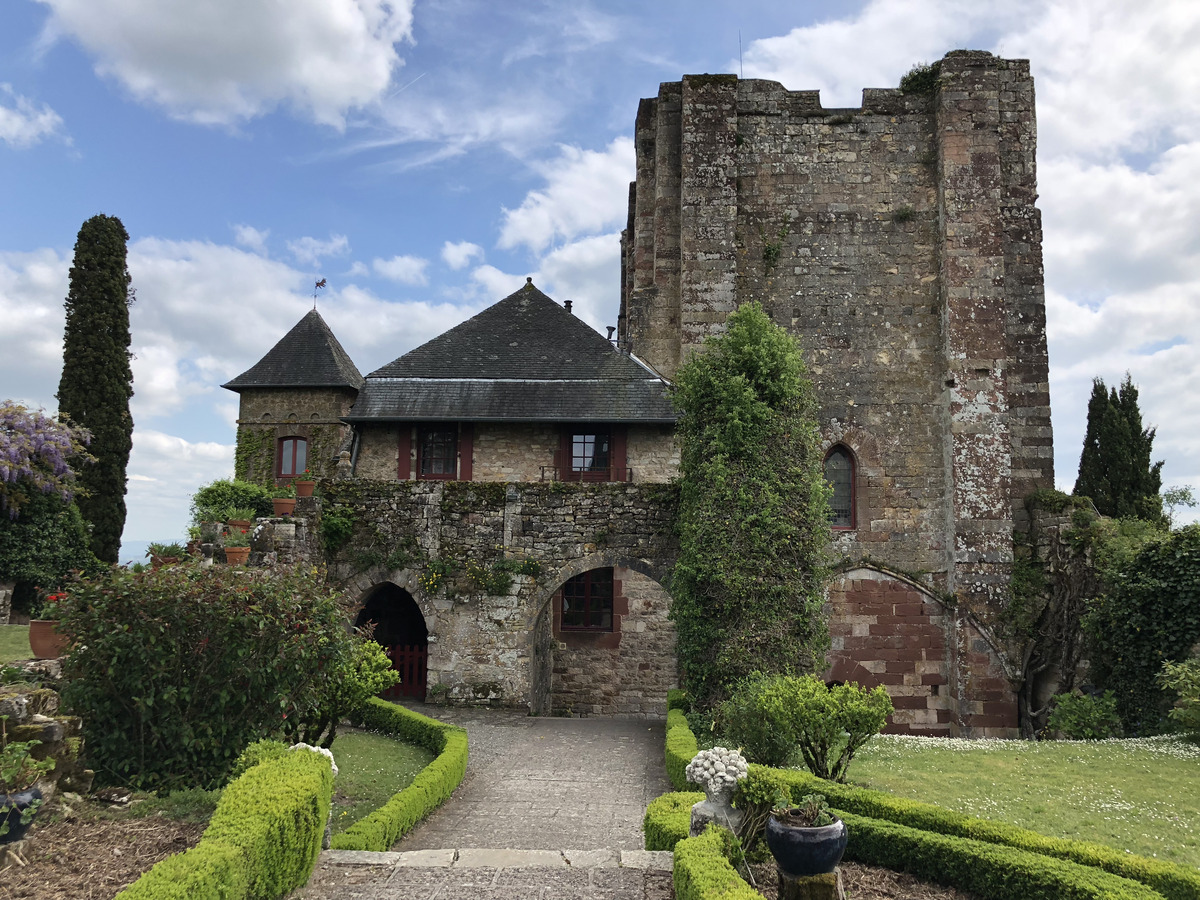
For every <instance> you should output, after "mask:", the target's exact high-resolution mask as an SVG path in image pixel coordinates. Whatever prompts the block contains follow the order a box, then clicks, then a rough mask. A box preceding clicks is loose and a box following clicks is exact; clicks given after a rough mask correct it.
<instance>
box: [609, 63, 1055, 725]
mask: <svg viewBox="0 0 1200 900" xmlns="http://www.w3.org/2000/svg"><path fill="white" fill-rule="evenodd" d="M936 69H937V70H939V71H938V73H937V76H938V77H937V80H936V86H935V87H934V88H933V90H932V91H930V92H926V93H905V92H902V91H900V90H895V89H892V90H872V89H868V90H864V91H863V103H862V106H861V108H856V109H855V108H852V109H825V108H823V107H822V106H821V103H820V99H819V96H818V92H817V91H788V90H785V89H784V88H783V87H782V86H781V85H779V84H778V83H775V82H770V81H759V80H740V79H738V78H737V77H736V76H733V75H695V76H687V77H685V78H684V79H683V81H682V82H672V83H665V84H663V85H661V86H660V88H659V93H658V96H657V97H656V98H651V99H646V100H643V101H642V102H641V106H640V108H639V110H638V116H637V124H636V146H637V181H636V182H635V183H634V184H633V185H632V186H631V189H630V203H629V220H628V227H627V229H626V231H625V233H624V234H623V237H622V291H621V319H620V331H621V337H622V338H624V339H625V340H627V341H628V342H629V345H630V346H631V347H632V350H633V352H634V353H635V354H637V355H638V356H639V357H640V358H641V359H643V360H645V361H647V362H648V363H650V364H651V365H652V366H654V367H655V368H656V369H658V370H659V371H660V372H661V373H662V374H664V375H666V376H667V377H671V376H672V375H673V374H674V372H675V370H676V369H677V368H678V366H679V365H680V363H681V361H682V360H684V359H686V358H687V356H688V354H689V353H691V352H693V351H694V350H695V349H696V348H697V347H698V346H699V345H700V344H701V343H702V341H703V340H704V338H705V337H707V336H708V335H710V334H713V333H715V332H718V331H720V330H721V329H722V328H723V327H724V322H725V319H726V317H727V316H728V314H729V313H730V312H731V311H732V310H733V309H735V308H736V307H737V306H738V305H739V304H742V303H746V302H750V301H759V302H761V303H762V304H763V306H764V307H765V308H766V310H767V311H768V313H769V314H770V315H771V316H772V318H773V319H774V321H775V322H776V323H778V324H780V325H783V326H785V327H787V328H788V329H789V330H790V331H791V332H792V333H793V334H794V335H795V336H796V337H797V338H798V339H799V341H800V343H801V345H802V347H803V349H804V354H805V359H806V361H807V362H808V365H809V368H810V371H811V374H812V378H813V381H814V384H815V387H816V390H817V397H818V400H819V402H820V406H821V412H820V425H821V428H822V431H823V433H824V435H825V438H826V441H827V445H828V446H829V447H830V448H831V449H833V450H835V451H838V452H841V453H842V454H844V455H845V457H846V459H847V460H848V463H847V464H848V465H849V467H850V470H851V476H850V481H849V488H848V494H849V499H847V501H846V503H847V504H848V509H849V514H848V516H847V517H845V518H844V519H843V521H842V522H841V525H840V527H836V528H835V547H836V550H837V552H838V554H839V555H840V556H842V557H844V558H845V559H847V560H855V559H864V558H870V559H871V560H873V561H876V562H881V563H885V564H887V565H888V566H890V567H892V568H893V569H895V570H897V571H900V572H909V573H917V574H918V578H919V579H920V580H921V581H923V582H925V583H929V584H931V585H933V586H934V588H935V589H936V590H937V591H945V592H948V593H950V594H953V595H955V597H956V598H957V601H958V603H959V605H960V606H961V607H962V608H963V609H965V610H967V611H971V612H973V613H974V614H975V615H977V616H978V617H979V621H981V622H986V621H987V619H988V618H989V617H990V616H991V615H992V614H994V612H995V611H996V610H997V609H998V608H1000V607H1001V606H1002V605H1003V603H1004V602H1005V599H1006V597H1007V590H1008V582H1009V576H1010V572H1011V563H1012V532H1013V528H1014V526H1015V527H1022V525H1023V519H1024V515H1025V514H1024V507H1023V500H1024V498H1025V497H1026V496H1028V495H1029V494H1030V493H1032V492H1033V491H1034V490H1036V489H1038V488H1050V487H1053V484H1054V472H1053V455H1052V449H1053V448H1052V437H1051V427H1050V398H1049V386H1048V383H1047V382H1048V376H1047V354H1046V330H1045V298H1044V292H1043V283H1042V253H1041V239H1042V235H1041V217H1040V213H1039V212H1038V210H1037V208H1036V207H1035V206H1034V202H1035V200H1036V197H1037V188H1036V177H1035V160H1034V151H1035V143H1036V134H1035V118H1034V94H1033V79H1032V78H1031V76H1030V74H1029V63H1028V61H1026V60H1005V59H999V58H997V57H995V56H993V55H992V54H990V53H984V52H977V51H956V52H953V53H950V54H948V55H947V56H946V57H945V58H944V59H942V60H941V61H940V62H939V63H938V64H937V65H936ZM850 581H851V582H852V583H854V584H858V582H860V581H862V579H854V578H851V579H850ZM837 591H838V587H837V585H836V584H835V587H834V595H835V600H836V596H837ZM835 606H836V602H835ZM849 639H850V636H849V635H847V640H849ZM851 643H852V641H851ZM847 646H848V644H847ZM838 647H839V638H838V635H837V634H836V633H835V647H834V649H835V655H836V652H837V650H838ZM860 649H863V650H866V649H867V648H860ZM975 649H980V648H978V647H977V648H975ZM961 650H962V653H963V655H964V658H965V655H966V654H969V653H970V652H972V648H971V647H970V646H969V642H968V643H966V644H964V646H963V647H962V648H961ZM860 655H861V654H860ZM885 656H886V654H885ZM959 663H963V659H959V660H957V661H956V662H955V665H956V666H957V665H958V664H959ZM980 664H981V665H982V664H983V662H982V660H981V663H980ZM991 668H992V669H995V666H991ZM918 669H919V667H918ZM835 670H836V667H835ZM962 671H963V672H964V673H966V669H962ZM916 674H918V675H919V674H920V672H919V671H918V672H917V673H916ZM993 674H996V673H994V672H993ZM970 677H971V676H970V675H969V673H966V674H963V676H962V678H963V679H965V680H969V678H970ZM980 677H982V676H980ZM987 677H988V678H991V676H990V675H989V676H987ZM926 683H928V682H926ZM956 692H957V693H959V694H960V699H961V700H963V701H964V702H966V699H967V698H966V696H965V695H963V694H962V686H961V685H960V686H959V688H958V690H957V691H956ZM971 693H973V694H975V695H979V694H980V693H987V692H986V691H983V692H981V691H978V690H974V691H972V692H971ZM967 706H969V703H967ZM965 708H966V707H964V706H962V705H961V704H960V706H959V708H958V712H959V714H960V715H961V714H962V713H963V710H964V709H965ZM967 712H968V715H967V717H966V718H967V719H968V720H969V719H971V718H972V716H971V715H970V714H969V712H970V710H969V709H968V710H967ZM976 712H977V713H978V715H976V716H974V718H975V720H976V722H975V724H977V725H980V726H990V727H998V728H1003V727H1004V726H1005V724H1006V723H1003V722H1002V721H1001V720H1002V719H1007V718H1008V713H1009V710H1008V708H1007V707H1005V709H1004V710H1002V711H1000V710H996V709H992V710H990V712H992V713H994V716H992V715H985V713H987V712H988V710H985V709H983V707H982V706H980V707H978V708H977V709H976ZM928 724H932V723H928Z"/></svg>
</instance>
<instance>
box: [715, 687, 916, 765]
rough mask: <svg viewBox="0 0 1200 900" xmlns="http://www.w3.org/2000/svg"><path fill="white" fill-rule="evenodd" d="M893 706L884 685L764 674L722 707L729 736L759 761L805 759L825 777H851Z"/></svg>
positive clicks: (786, 762)
mask: <svg viewBox="0 0 1200 900" xmlns="http://www.w3.org/2000/svg"><path fill="white" fill-rule="evenodd" d="M891 711H892V701H891V698H890V697H889V696H888V693H887V691H886V690H885V689H884V688H882V687H877V688H875V689H873V690H870V691H868V690H864V689H863V688H861V687H859V686H858V685H857V684H854V683H850V684H835V685H833V686H832V687H827V686H826V685H825V683H824V682H823V681H821V680H820V679H819V678H816V677H815V676H811V675H809V676H805V677H802V678H800V677H795V676H791V675H759V676H755V677H752V678H749V679H747V680H746V681H744V682H742V684H740V685H739V686H738V688H737V689H736V690H735V691H734V694H733V696H732V697H731V698H730V699H729V700H728V701H727V702H726V703H725V704H724V705H723V706H722V707H721V722H722V726H723V729H724V734H725V735H726V737H727V738H728V739H729V740H730V741H731V742H732V743H733V744H735V745H739V746H741V747H743V748H745V750H746V752H747V754H748V755H749V756H750V758H751V759H752V760H754V761H755V762H759V763H762V764H764V765H771V766H789V765H792V764H794V763H795V762H796V761H798V760H800V759H803V761H804V764H805V765H807V766H808V768H809V770H810V771H812V773H813V774H814V775H816V776H817V777H819V778H826V779H830V780H833V781H845V780H846V770H847V768H849V766H850V763H851V761H852V760H853V759H854V754H855V753H857V752H858V750H859V749H860V748H861V747H862V746H863V745H864V744H865V743H866V742H867V741H869V740H870V739H871V738H872V737H874V736H875V735H876V734H878V733H879V731H880V729H882V728H883V726H884V723H885V722H886V721H887V717H888V714H889V713H890V712H891Z"/></svg>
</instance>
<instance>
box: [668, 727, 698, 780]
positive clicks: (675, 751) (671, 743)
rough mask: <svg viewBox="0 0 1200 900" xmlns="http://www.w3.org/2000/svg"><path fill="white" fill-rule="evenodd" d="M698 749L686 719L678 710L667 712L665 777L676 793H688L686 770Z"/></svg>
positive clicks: (694, 736)
mask: <svg viewBox="0 0 1200 900" xmlns="http://www.w3.org/2000/svg"><path fill="white" fill-rule="evenodd" d="M698 749H699V748H698V747H697V746H696V735H694V734H692V729H691V728H689V727H688V722H687V718H686V717H685V716H684V714H683V713H682V712H681V711H680V710H678V709H672V710H668V712H667V740H666V745H665V752H666V765H667V777H668V778H670V779H671V785H672V786H673V787H674V788H675V790H677V791H688V790H690V789H691V787H690V785H689V784H688V780H687V775H686V771H685V770H686V769H687V766H688V763H690V762H691V761H692V757H694V756H695V755H696V751H697V750H698Z"/></svg>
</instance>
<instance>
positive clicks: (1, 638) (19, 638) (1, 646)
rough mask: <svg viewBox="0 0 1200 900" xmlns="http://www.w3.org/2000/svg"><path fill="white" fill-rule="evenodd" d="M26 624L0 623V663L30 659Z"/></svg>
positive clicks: (31, 656) (30, 652) (31, 652)
mask: <svg viewBox="0 0 1200 900" xmlns="http://www.w3.org/2000/svg"><path fill="white" fill-rule="evenodd" d="M32 658H33V651H31V650H30V649H29V626H28V625H0V664H3V663H10V662H16V661H17V660H21V659H32Z"/></svg>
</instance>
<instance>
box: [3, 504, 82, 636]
mask: <svg viewBox="0 0 1200 900" xmlns="http://www.w3.org/2000/svg"><path fill="white" fill-rule="evenodd" d="M101 568H103V565H102V564H101V563H100V561H99V560H97V559H96V557H95V556H93V555H92V551H91V549H90V548H89V540H88V531H87V525H86V524H84V521H83V517H82V516H81V515H80V514H79V510H78V508H76V506H75V504H74V503H73V502H71V501H69V500H63V499H62V498H61V497H59V496H58V495H57V494H45V493H41V492H38V493H31V494H30V495H29V497H28V498H27V499H26V500H25V502H24V503H23V504H22V506H21V510H20V512H19V513H17V516H16V518H10V517H9V516H8V515H5V514H4V513H0V575H2V576H3V580H6V581H14V582H16V598H15V606H16V607H17V608H18V609H21V610H24V611H26V612H33V611H34V610H33V606H34V604H35V598H36V596H37V593H38V589H39V588H40V589H41V590H42V591H43V592H45V591H52V590H55V589H57V588H59V587H61V586H62V585H63V584H64V583H65V582H66V580H67V577H68V576H69V575H70V573H71V572H72V571H85V572H97V571H99V570H100V569H101ZM34 618H37V616H34Z"/></svg>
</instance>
